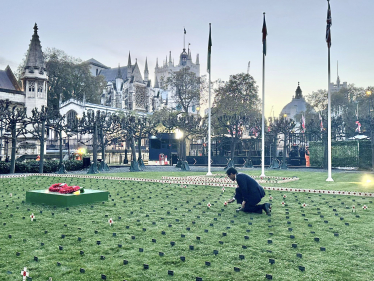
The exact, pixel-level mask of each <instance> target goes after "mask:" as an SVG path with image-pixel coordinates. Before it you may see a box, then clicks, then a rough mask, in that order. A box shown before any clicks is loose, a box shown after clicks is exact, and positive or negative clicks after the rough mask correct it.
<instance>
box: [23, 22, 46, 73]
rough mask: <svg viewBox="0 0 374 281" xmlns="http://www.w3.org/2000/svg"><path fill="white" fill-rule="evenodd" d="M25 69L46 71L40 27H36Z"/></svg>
mask: <svg viewBox="0 0 374 281" xmlns="http://www.w3.org/2000/svg"><path fill="white" fill-rule="evenodd" d="M25 68H39V69H45V63H44V57H43V52H42V46H41V45H40V40H39V35H38V26H37V25H36V24H35V26H34V34H33V35H32V39H31V42H30V45H29V49H28V51H27V57H26V64H25Z"/></svg>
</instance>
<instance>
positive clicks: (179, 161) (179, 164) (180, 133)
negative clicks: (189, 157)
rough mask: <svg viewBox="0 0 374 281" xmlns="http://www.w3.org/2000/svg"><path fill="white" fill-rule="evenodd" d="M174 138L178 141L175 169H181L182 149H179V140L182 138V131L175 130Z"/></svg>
mask: <svg viewBox="0 0 374 281" xmlns="http://www.w3.org/2000/svg"><path fill="white" fill-rule="evenodd" d="M175 138H176V139H177V140H178V148H179V149H178V161H177V165H176V166H175V167H176V168H181V167H182V160H181V159H180V157H181V155H182V147H181V139H182V138H183V131H181V130H179V129H175Z"/></svg>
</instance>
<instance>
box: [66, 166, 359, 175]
mask: <svg viewBox="0 0 374 281" xmlns="http://www.w3.org/2000/svg"><path fill="white" fill-rule="evenodd" d="M190 169H191V172H207V171H208V167H206V166H190ZM237 169H238V171H239V172H244V171H245V172H246V173H248V172H249V173H251V172H253V173H256V174H257V173H261V168H237ZM180 171H181V170H180V169H179V168H175V167H174V166H146V167H145V169H144V172H165V173H166V172H180ZM211 171H212V172H221V173H224V172H225V170H224V169H223V167H211ZM266 171H268V170H267V169H266V170H265V173H266ZM287 171H294V172H326V173H327V170H324V169H314V168H296V169H292V168H289V169H288V170H287ZM339 172H360V171H355V170H346V169H333V170H332V173H339ZM103 173H105V174H106V173H130V168H129V166H123V167H111V168H110V170H109V171H106V172H103ZM186 173H188V171H186ZM69 174H87V169H85V170H81V171H73V172H69Z"/></svg>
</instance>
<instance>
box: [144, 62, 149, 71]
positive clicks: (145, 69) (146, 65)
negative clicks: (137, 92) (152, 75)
mask: <svg viewBox="0 0 374 281" xmlns="http://www.w3.org/2000/svg"><path fill="white" fill-rule="evenodd" d="M144 73H149V71H148V62H147V58H145V68H144Z"/></svg>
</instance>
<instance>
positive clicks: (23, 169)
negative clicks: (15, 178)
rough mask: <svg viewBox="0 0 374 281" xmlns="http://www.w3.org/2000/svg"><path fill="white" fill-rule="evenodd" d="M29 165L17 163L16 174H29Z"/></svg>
mask: <svg viewBox="0 0 374 281" xmlns="http://www.w3.org/2000/svg"><path fill="white" fill-rule="evenodd" d="M28 168H29V167H28V165H27V163H26V162H18V161H16V165H15V172H16V173H27V172H28V170H29V169H28Z"/></svg>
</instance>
